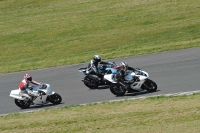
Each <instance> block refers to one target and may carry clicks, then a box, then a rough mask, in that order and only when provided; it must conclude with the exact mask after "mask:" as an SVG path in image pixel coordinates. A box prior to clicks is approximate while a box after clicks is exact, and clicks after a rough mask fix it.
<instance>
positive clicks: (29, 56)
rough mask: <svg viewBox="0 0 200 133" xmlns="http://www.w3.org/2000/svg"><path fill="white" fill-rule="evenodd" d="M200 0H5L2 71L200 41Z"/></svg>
mask: <svg viewBox="0 0 200 133" xmlns="http://www.w3.org/2000/svg"><path fill="white" fill-rule="evenodd" d="M199 5H200V1H198V0H190V1H188V0H173V1H169V0H151V1H148V0H145V1H141V0H117V1H116V0H109V1H108V0H81V1H80V0H67V1H66V0H48V1H46V0H40V1H37V0H28V1H27V0H6V1H5V0H1V1H0V9H1V10H0V11H1V15H0V20H1V21H0V29H1V32H0V38H1V39H0V47H1V48H0V60H1V62H0V73H9V72H15V71H23V70H30V69H38V68H44V67H52V66H60V65H68V64H74V63H82V62H87V61H89V60H90V59H91V58H92V56H93V55H94V54H100V55H101V57H102V59H110V58H117V57H125V56H133V55H139V54H147V53H155V52H162V51H168V50H176V49H185V48H191V47H199V46H200V39H199V35H200V28H199V27H200V19H199V15H200V6H199Z"/></svg>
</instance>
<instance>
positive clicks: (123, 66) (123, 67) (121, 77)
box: [116, 62, 136, 89]
mask: <svg viewBox="0 0 200 133" xmlns="http://www.w3.org/2000/svg"><path fill="white" fill-rule="evenodd" d="M128 70H130V71H133V72H134V71H135V70H136V69H134V68H132V67H129V66H128V64H127V63H126V62H121V63H120V65H119V67H118V68H117V74H116V79H117V81H120V82H121V83H122V84H123V86H124V87H125V88H126V89H128V86H129V84H130V83H134V82H135V81H134V78H133V80H131V81H127V80H125V73H126V71H128Z"/></svg>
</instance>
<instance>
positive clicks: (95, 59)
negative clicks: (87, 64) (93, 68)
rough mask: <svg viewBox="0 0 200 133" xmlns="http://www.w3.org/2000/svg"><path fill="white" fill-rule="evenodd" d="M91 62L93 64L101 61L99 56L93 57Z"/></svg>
mask: <svg viewBox="0 0 200 133" xmlns="http://www.w3.org/2000/svg"><path fill="white" fill-rule="evenodd" d="M93 60H94V61H95V62H100V61H101V57H100V56H99V55H94V57H93Z"/></svg>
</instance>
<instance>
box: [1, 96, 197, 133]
mask: <svg viewBox="0 0 200 133" xmlns="http://www.w3.org/2000/svg"><path fill="white" fill-rule="evenodd" d="M199 100H200V94H199V93H198V94H193V95H190V96H176V97H172V96H170V97H157V98H156V97H154V98H147V99H140V100H125V101H120V102H103V103H98V104H88V105H85V106H78V105H77V106H69V107H67V106H66V107H59V108H54V109H44V110H41V111H37V112H33V113H25V114H24V113H23V114H20V113H17V114H9V115H7V116H1V117H0V131H1V132H2V133H4V132H5V133H13V132H15V133H21V132H29V133H38V132H40V133H86V132H87V133H133V132H137V133H147V132H148V133H174V132H175V133H188V132H191V133H197V132H199V131H200V105H199Z"/></svg>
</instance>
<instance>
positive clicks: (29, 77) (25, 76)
mask: <svg viewBox="0 0 200 133" xmlns="http://www.w3.org/2000/svg"><path fill="white" fill-rule="evenodd" d="M24 79H25V80H26V82H31V81H32V76H31V74H25V75H24Z"/></svg>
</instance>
